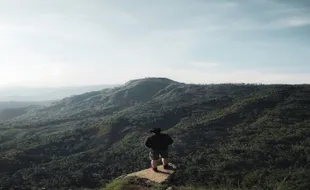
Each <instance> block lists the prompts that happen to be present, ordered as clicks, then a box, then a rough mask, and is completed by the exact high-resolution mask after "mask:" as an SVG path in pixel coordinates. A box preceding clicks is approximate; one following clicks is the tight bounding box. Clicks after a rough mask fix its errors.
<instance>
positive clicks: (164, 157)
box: [160, 150, 169, 167]
mask: <svg viewBox="0 0 310 190" xmlns="http://www.w3.org/2000/svg"><path fill="white" fill-rule="evenodd" d="M160 155H161V157H162V159H161V160H162V162H163V166H164V167H166V166H168V162H169V159H168V150H163V151H161V152H160Z"/></svg>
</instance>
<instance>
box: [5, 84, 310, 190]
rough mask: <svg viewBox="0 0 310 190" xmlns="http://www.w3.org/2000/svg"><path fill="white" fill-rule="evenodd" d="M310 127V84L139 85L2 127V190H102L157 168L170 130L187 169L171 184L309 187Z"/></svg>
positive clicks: (62, 104)
mask: <svg viewBox="0 0 310 190" xmlns="http://www.w3.org/2000/svg"><path fill="white" fill-rule="evenodd" d="M309 121H310V86H308V85H248V84H220V85H194V84H183V83H177V82H175V81H171V80H169V79H163V78H148V79H141V80H134V81H130V82H128V83H126V84H125V85H123V86H120V87H115V88H113V89H105V90H102V91H94V92H89V93H86V94H82V95H78V96H73V97H69V98H65V99H63V100H61V101H59V102H56V103H54V104H52V105H50V106H48V107H44V108H38V109H36V110H32V111H28V112H27V113H26V114H23V115H21V116H20V117H18V118H15V119H14V120H13V119H12V120H10V121H3V122H2V123H1V124H0V152H1V153H0V184H1V185H0V187H2V188H3V189H7V188H9V187H15V188H16V189H31V188H34V187H45V188H47V189H49V188H56V189H57V188H60V187H71V188H73V189H77V188H82V187H87V188H95V187H102V186H103V185H104V184H106V183H108V182H110V181H111V180H112V179H114V178H115V177H118V176H121V175H123V174H126V173H131V172H133V171H137V170H141V169H144V168H147V167H149V160H148V154H147V153H148V150H147V149H146V148H145V147H144V145H143V142H144V140H145V138H146V137H147V135H149V133H148V132H147V131H148V130H149V129H150V128H152V127H161V128H163V129H164V130H165V132H166V133H169V134H171V136H172V137H173V138H174V140H175V143H174V144H173V146H172V147H171V159H172V160H173V162H174V163H176V164H177V165H178V166H179V167H180V169H179V170H177V172H176V173H175V175H174V176H173V178H172V179H171V181H170V183H171V184H174V185H177V186H185V185H195V186H205V187H208V188H210V187H232V188H237V187H241V188H244V189H250V188H262V189H274V188H280V189H308V188H309V187H310V180H309V176H310V164H309V161H310V126H309ZM0 189H1V188H0Z"/></svg>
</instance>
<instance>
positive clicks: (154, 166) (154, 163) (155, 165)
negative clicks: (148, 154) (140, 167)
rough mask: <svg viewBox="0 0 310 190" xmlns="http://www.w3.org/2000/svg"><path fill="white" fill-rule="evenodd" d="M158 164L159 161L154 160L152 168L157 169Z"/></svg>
mask: <svg viewBox="0 0 310 190" xmlns="http://www.w3.org/2000/svg"><path fill="white" fill-rule="evenodd" d="M157 162H158V160H152V161H151V165H152V168H157Z"/></svg>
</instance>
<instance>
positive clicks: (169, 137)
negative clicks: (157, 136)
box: [167, 135, 173, 145]
mask: <svg viewBox="0 0 310 190" xmlns="http://www.w3.org/2000/svg"><path fill="white" fill-rule="evenodd" d="M167 137H168V145H172V144H173V140H172V138H171V136H170V135H167Z"/></svg>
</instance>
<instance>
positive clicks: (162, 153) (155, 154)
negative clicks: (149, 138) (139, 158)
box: [149, 149, 168, 160]
mask: <svg viewBox="0 0 310 190" xmlns="http://www.w3.org/2000/svg"><path fill="white" fill-rule="evenodd" d="M159 156H161V158H168V149H166V150H151V151H150V154H149V158H150V160H159V158H160V157H159Z"/></svg>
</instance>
